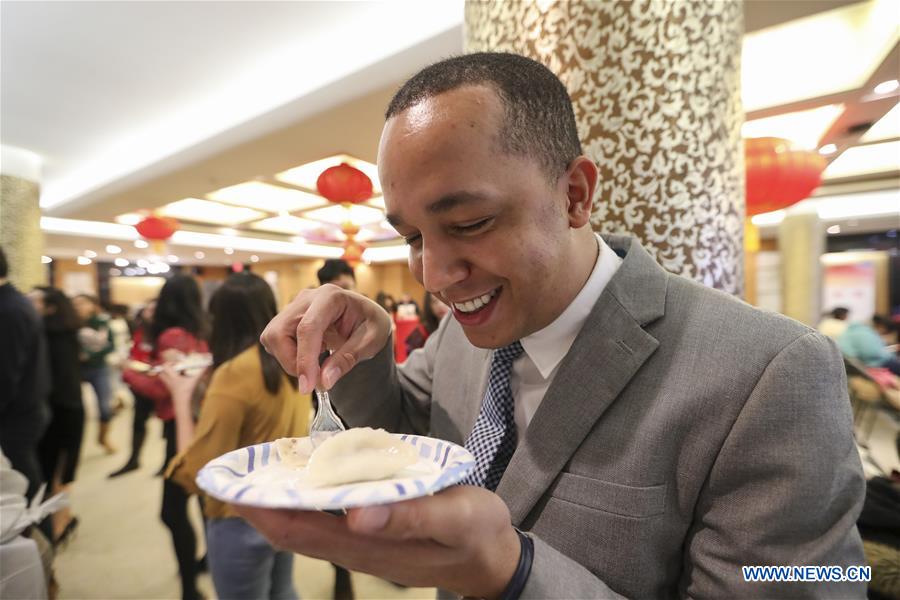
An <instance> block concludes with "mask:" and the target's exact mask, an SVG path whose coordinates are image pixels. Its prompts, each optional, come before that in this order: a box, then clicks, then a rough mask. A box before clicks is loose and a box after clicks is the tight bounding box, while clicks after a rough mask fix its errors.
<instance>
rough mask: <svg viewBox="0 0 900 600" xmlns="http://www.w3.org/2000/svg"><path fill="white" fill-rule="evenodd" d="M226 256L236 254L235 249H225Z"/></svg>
mask: <svg viewBox="0 0 900 600" xmlns="http://www.w3.org/2000/svg"><path fill="white" fill-rule="evenodd" d="M225 254H229V255H230V254H234V248H225Z"/></svg>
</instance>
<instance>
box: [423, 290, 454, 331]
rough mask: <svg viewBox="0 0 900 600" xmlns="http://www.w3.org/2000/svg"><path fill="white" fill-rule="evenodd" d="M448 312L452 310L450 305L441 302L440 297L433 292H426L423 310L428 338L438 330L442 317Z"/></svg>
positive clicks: (424, 325)
mask: <svg viewBox="0 0 900 600" xmlns="http://www.w3.org/2000/svg"><path fill="white" fill-rule="evenodd" d="M448 312H450V307H449V306H447V305H446V304H444V303H443V302H441V300H440V298H438V297H437V296H435V295H434V294H432V293H431V292H425V308H424V309H423V311H422V326H423V327H424V328H425V333H426V334H427V335H426V339H428V336H429V335H431V334H432V333H434V332H435V331H436V330H437V328H438V325H440V324H441V319H443V318H444V317H445V316H446V315H447V313H448Z"/></svg>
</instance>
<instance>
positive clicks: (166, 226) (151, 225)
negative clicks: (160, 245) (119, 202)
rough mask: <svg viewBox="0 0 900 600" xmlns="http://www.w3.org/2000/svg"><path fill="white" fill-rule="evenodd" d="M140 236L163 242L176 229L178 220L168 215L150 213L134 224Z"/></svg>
mask: <svg viewBox="0 0 900 600" xmlns="http://www.w3.org/2000/svg"><path fill="white" fill-rule="evenodd" d="M134 228H135V229H137V232H138V233H139V234H141V236H142V237H145V238H147V239H148V240H153V241H159V242H163V241H165V240H167V239H169V238H170V237H172V235H173V234H174V233H175V232H176V231H178V221H176V220H175V219H172V218H170V217H157V216H156V215H150V216H149V217H146V218H145V219H144V220H143V221H141V222H140V223H138V224H137V225H135V226H134Z"/></svg>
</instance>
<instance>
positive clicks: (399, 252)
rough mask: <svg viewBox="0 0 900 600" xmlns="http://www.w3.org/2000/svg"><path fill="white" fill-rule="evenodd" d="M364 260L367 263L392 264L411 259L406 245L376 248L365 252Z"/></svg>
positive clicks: (367, 249)
mask: <svg viewBox="0 0 900 600" xmlns="http://www.w3.org/2000/svg"><path fill="white" fill-rule="evenodd" d="M362 257H363V260H364V261H366V262H391V261H401V260H407V259H408V258H409V246H407V245H406V244H402V245H394V246H375V247H371V248H366V249H365V250H364V251H363V256H362Z"/></svg>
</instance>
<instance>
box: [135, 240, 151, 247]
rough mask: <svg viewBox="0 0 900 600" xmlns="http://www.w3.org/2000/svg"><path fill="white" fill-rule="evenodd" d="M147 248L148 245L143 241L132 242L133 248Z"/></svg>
mask: <svg viewBox="0 0 900 600" xmlns="http://www.w3.org/2000/svg"><path fill="white" fill-rule="evenodd" d="M149 246H150V244H148V243H147V242H145V241H144V240H134V247H135V248H148V247H149Z"/></svg>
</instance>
